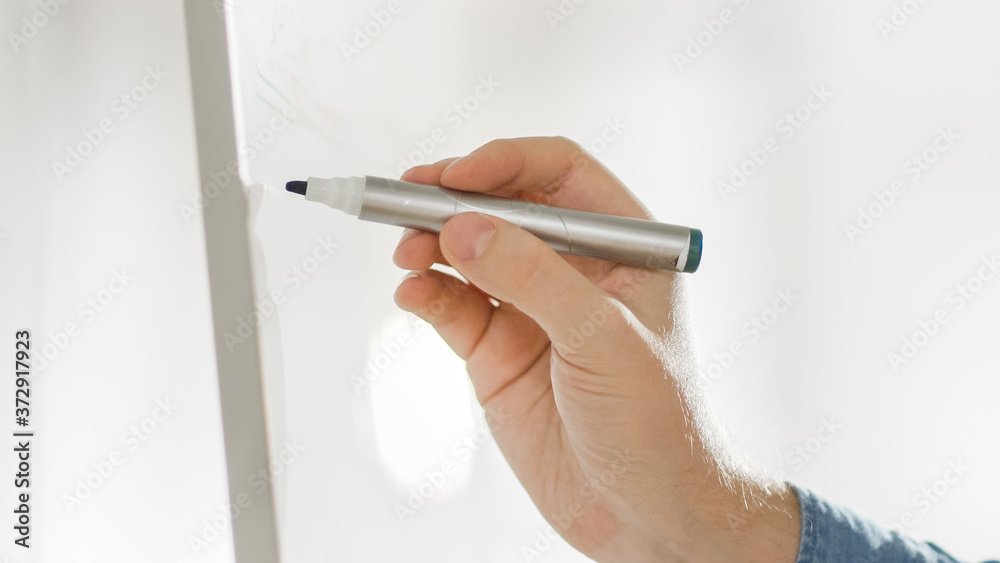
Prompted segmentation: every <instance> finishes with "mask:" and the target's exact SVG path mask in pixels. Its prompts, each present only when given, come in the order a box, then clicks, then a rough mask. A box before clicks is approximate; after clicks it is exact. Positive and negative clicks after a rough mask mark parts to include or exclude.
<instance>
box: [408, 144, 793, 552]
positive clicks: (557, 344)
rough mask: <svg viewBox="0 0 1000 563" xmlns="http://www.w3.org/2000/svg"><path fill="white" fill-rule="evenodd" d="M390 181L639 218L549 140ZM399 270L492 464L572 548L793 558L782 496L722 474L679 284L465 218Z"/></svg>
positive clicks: (628, 202) (581, 159)
mask: <svg viewBox="0 0 1000 563" xmlns="http://www.w3.org/2000/svg"><path fill="white" fill-rule="evenodd" d="M402 179H403V180H406V181H410V182H416V183H420V184H429V185H439V186H444V187H448V188H454V189H459V190H466V191H474V192H483V193H488V194H491V195H496V196H501V197H508V198H518V199H524V200H529V201H535V202H539V203H544V204H547V205H552V206H556V207H565V208H570V209H580V210H585V211H595V212H599V213H607V214H613V215H621V216H626V217H637V218H641V219H652V216H651V215H650V213H649V212H648V211H647V210H646V208H645V207H643V205H642V204H641V203H640V202H639V201H638V200H637V199H636V198H635V197H634V196H633V195H632V194H631V193H630V192H629V190H628V189H627V188H626V187H625V186H624V185H623V184H622V183H621V182H620V181H619V180H618V179H617V178H616V177H615V176H614V175H613V174H612V173H611V172H609V171H608V170H607V169H606V168H604V167H603V166H602V165H601V164H600V163H599V162H597V160H596V159H594V158H593V157H591V156H590V155H589V154H588V153H586V152H585V151H583V150H582V149H581V148H580V147H579V146H578V145H576V144H575V143H573V142H571V141H568V140H566V139H562V138H529V139H508V140H498V141H493V142H491V143H488V144H486V145H484V146H483V147H481V148H479V149H477V150H476V151H474V152H472V153H471V154H469V155H468V156H466V157H463V158H459V159H449V160H444V161H441V162H438V163H436V164H432V165H428V166H419V167H416V168H413V169H411V170H409V171H407V172H406V173H405V174H404V175H403V178H402ZM394 261H395V262H396V264H397V265H398V266H400V267H402V268H406V269H410V270H415V272H414V273H412V274H410V276H409V277H407V278H405V279H404V280H403V282H402V283H400V285H399V287H398V288H397V290H396V295H395V299H396V303H397V304H398V305H399V306H400V307H401V308H403V309H405V310H407V311H412V312H414V313H416V314H417V315H418V316H420V317H421V318H423V319H424V320H426V321H427V322H429V323H430V324H431V325H432V326H434V328H435V329H436V330H437V332H438V333H439V334H440V335H441V336H442V338H444V340H445V341H446V342H447V343H448V345H449V346H451V348H452V349H453V350H454V351H455V352H456V353H457V354H458V355H459V356H461V357H462V358H463V359H465V361H466V366H467V369H468V372H469V376H470V377H471V379H472V383H473V385H474V386H475V389H476V395H477V397H478V399H479V401H480V403H481V404H482V406H483V407H484V408H485V409H487V411H493V412H499V413H503V415H504V416H505V417H506V419H505V421H504V423H503V424H502V425H500V426H498V427H497V428H495V429H494V432H493V434H494V437H495V439H496V442H497V444H498V445H499V447H500V449H501V451H502V452H503V454H504V456H505V457H506V459H507V461H508V462H509V463H510V466H511V468H512V469H513V471H514V473H515V474H516V475H517V477H518V479H519V480H520V481H521V483H522V485H523V486H524V488H525V489H526V490H527V492H528V494H529V495H530V497H531V499H532V500H533V501H534V503H535V504H536V506H537V507H538V509H539V510H540V511H541V513H542V515H543V516H544V517H545V518H546V519H547V520H548V521H549V523H550V524H552V526H553V527H554V528H555V529H556V531H558V532H559V533H560V535H562V536H563V537H564V538H565V539H566V541H568V542H569V543H570V544H571V545H573V546H574V547H575V548H576V549H578V550H579V551H581V552H582V553H584V554H586V555H587V556H589V557H591V558H593V559H595V560H597V561H615V562H622V561H627V562H641V561H657V562H663V561H767V562H776V561H789V562H792V561H794V560H795V558H796V555H797V551H798V541H799V530H800V524H799V508H798V501H797V499H796V498H795V495H794V493H792V492H791V491H790V490H788V488H787V487H786V486H785V485H783V484H768V483H765V482H762V481H759V480H758V479H756V478H754V477H752V476H750V475H749V474H748V473H747V472H746V471H745V470H743V469H742V468H741V467H740V466H739V465H738V464H737V463H735V462H734V461H732V459H731V457H730V456H729V454H728V452H727V450H726V447H725V444H724V443H723V441H722V440H721V439H720V438H719V435H718V433H717V432H716V431H715V430H714V427H713V425H712V423H711V414H710V413H709V411H708V409H707V407H706V405H705V403H704V400H703V399H702V398H701V396H700V393H699V391H698V387H697V385H696V383H695V377H696V370H697V367H696V359H695V355H694V352H693V348H692V345H691V338H690V326H689V323H688V321H687V317H686V314H685V309H684V284H683V282H682V279H681V276H680V275H678V274H675V273H671V272H666V271H661V270H650V269H644V268H636V267H631V266H624V265H620V264H614V263H611V262H605V261H602V260H596V259H590V258H579V257H570V256H568V257H564V256H560V255H558V254H556V253H555V252H553V251H552V250H551V249H550V248H549V247H548V246H546V245H545V244H544V243H543V242H541V241H540V240H538V239H537V238H536V237H534V236H532V235H531V234H529V233H527V232H526V231H524V230H522V229H520V228H518V227H516V226H514V225H512V224H510V223H507V222H505V221H503V220H501V219H498V218H495V217H491V216H487V215H481V214H477V213H463V214H460V215H457V216H455V217H453V218H452V219H451V220H449V221H448V223H447V224H446V225H445V226H444V228H443V230H442V231H441V233H440V235H436V234H433V233H426V232H420V231H407V232H406V233H405V234H404V236H403V238H402V239H400V242H399V245H398V247H397V249H396V252H395V255H394ZM435 262H436V263H440V264H446V265H450V266H452V267H453V268H455V270H457V271H458V272H459V273H460V274H461V275H462V276H464V277H465V278H466V279H467V280H468V282H469V283H465V282H464V281H461V280H460V279H458V278H456V277H453V276H450V275H447V274H444V273H442V272H440V271H437V270H431V269H429V268H430V267H431V265H432V264H433V263H435ZM494 301H495V302H498V303H499V304H498V305H494Z"/></svg>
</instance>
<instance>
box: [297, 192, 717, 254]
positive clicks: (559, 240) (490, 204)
mask: <svg viewBox="0 0 1000 563" xmlns="http://www.w3.org/2000/svg"><path fill="white" fill-rule="evenodd" d="M293 184H296V186H293ZM301 184H302V182H289V184H288V190H289V191H294V192H296V193H303V191H301V190H302V188H301ZM305 184H306V185H305V190H304V194H303V195H305V198H306V199H308V200H310V201H317V202H320V203H325V204H326V205H328V206H330V207H332V208H334V209H339V210H341V211H343V212H345V213H347V214H349V215H353V216H355V217H358V218H359V219H362V220H365V221H374V222H377V223H385V224H388V225H397V226H400V227H408V228H412V229H420V230H423V231H431V232H435V233H437V232H441V228H442V227H443V226H444V224H445V222H447V221H448V219H450V218H451V217H453V216H454V215H457V214H459V213H465V212H470V211H471V212H478V213H484V214H487V215H492V216H494V217H499V218H501V219H503V220H505V221H509V222H511V223H513V224H515V225H517V226H519V227H521V228H522V229H524V230H526V231H528V232H529V233H531V234H533V235H535V236H536V237H538V238H539V239H541V240H542V241H544V242H545V243H546V244H548V245H549V246H550V247H552V249H553V250H555V251H556V252H560V253H563V254H572V255H574V256H588V257H591V258H600V259H602V260H610V261H612V262H618V263H621V264H629V265H632V266H641V267H647V268H656V269H660V270H672V271H675V272H688V273H691V272H694V271H695V270H697V269H698V265H699V263H700V262H701V249H702V234H701V231H699V230H698V229H691V228H688V227H678V226H676V225H667V224H665V223H659V222H656V221H649V220H645V219H635V218H631V217H618V216H616V215H605V214H602V213H591V212H587V211H577V210H575V209H564V208H560V207H550V206H547V205H541V204H538V203H531V202H527V201H521V200H516V199H507V198H502V197H495V196H490V195H485V194H481V193H476V192H464V191H460V190H453V189H449V188H441V187H437V186H425V185H421V184H413V183H410V182H402V181H399V180H388V179H386V178H377V177H374V176H364V177H351V178H329V179H323V178H309V179H308V180H307V181H306V182H305Z"/></svg>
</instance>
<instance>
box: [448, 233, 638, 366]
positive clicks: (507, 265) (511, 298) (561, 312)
mask: <svg viewBox="0 0 1000 563" xmlns="http://www.w3.org/2000/svg"><path fill="white" fill-rule="evenodd" d="M440 240H441V251H442V253H443V254H444V256H445V258H447V259H448V262H449V263H450V264H451V265H452V266H453V267H454V268H455V269H456V270H458V271H459V273H461V274H462V275H463V276H465V278H466V279H468V280H469V281H470V282H472V283H473V284H474V285H476V286H477V287H479V288H480V289H482V290H483V291H485V292H487V293H489V294H490V295H492V296H494V297H496V298H497V299H498V300H500V301H505V302H507V303H511V304H512V305H514V306H515V307H517V308H518V309H519V310H521V311H522V312H523V313H524V314H526V315H528V316H529V317H531V318H532V319H534V320H535V322H537V323H538V325H539V326H541V328H542V330H544V331H545V332H546V333H547V334H548V336H549V339H550V340H552V343H553V344H554V345H555V346H556V347H557V349H559V350H562V351H574V350H577V349H578V348H579V346H580V344H582V342H581V341H582V340H583V339H584V338H587V337H589V336H592V335H593V334H594V332H595V331H596V330H597V329H598V328H600V327H599V326H595V324H603V323H604V322H605V321H606V320H608V319H610V318H613V317H615V316H616V315H614V314H612V313H613V312H614V311H615V309H617V308H618V307H621V306H622V305H621V304H620V303H618V301H617V300H615V299H614V298H613V297H611V296H610V295H609V294H607V293H605V292H604V291H602V290H601V289H600V288H598V287H597V286H596V285H594V284H593V282H591V281H590V280H589V279H587V278H586V277H585V276H584V275H583V274H581V273H580V272H579V271H577V270H576V268H574V267H573V266H571V265H570V264H569V262H567V261H566V260H564V259H563V258H562V257H561V256H559V255H558V254H557V253H556V252H555V251H554V250H552V249H551V248H549V247H548V245H546V244H545V243H543V242H542V241H541V240H539V239H538V238H536V237H535V236H533V235H532V234H531V233H528V232H527V231H525V230H523V229H521V228H520V227H517V226H516V225H513V224H511V223H508V222H507V221H504V220H503V219H499V218H497V217H493V216H490V215H484V214H482V213H462V214H459V215H456V216H455V217H452V218H451V219H450V220H449V221H448V222H447V223H446V224H445V226H444V228H443V229H442V230H441V237H440Z"/></svg>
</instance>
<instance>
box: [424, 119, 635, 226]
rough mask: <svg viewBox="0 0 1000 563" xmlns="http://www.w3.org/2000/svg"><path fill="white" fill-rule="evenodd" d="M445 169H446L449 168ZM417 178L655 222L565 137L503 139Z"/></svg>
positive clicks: (499, 194) (595, 163)
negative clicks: (434, 179)
mask: <svg viewBox="0 0 1000 563" xmlns="http://www.w3.org/2000/svg"><path fill="white" fill-rule="evenodd" d="M446 163H447V164H446ZM426 168H427V169H426V170H419V171H416V172H414V174H415V175H414V176H408V177H407V181H411V182H415V181H417V180H415V179H412V178H416V177H420V178H429V179H433V178H434V177H435V176H436V177H437V178H436V179H438V180H439V181H440V185H442V186H445V187H448V188H454V189H458V190H466V191H475V192H484V193H489V194H491V195H496V196H500V197H511V198H518V199H528V200H531V201H536V202H538V203H544V204H546V205H554V206H557V207H566V208H570V209H581V210H585V211H596V212H600V213H608V214H613V215H621V216H626V217H638V218H641V219H651V218H652V215H651V214H650V213H649V211H648V210H647V209H646V208H645V207H644V206H643V205H642V203H640V202H639V200H638V199H636V197H635V196H633V195H632V193H631V192H630V191H629V190H628V188H626V187H625V186H624V184H622V183H621V181H620V180H619V179H618V178H616V177H615V176H614V174H612V173H611V171H609V170H608V169H607V168H605V167H604V166H603V165H601V163H600V162H598V161H597V160H596V159H595V158H593V157H592V156H591V155H590V154H589V153H587V152H586V151H585V150H583V149H582V148H581V147H580V146H579V145H578V144H576V143H574V142H573V141H570V140H569V139H565V138H562V137H533V138H525V139H499V140H496V141H491V142H489V143H487V144H485V145H483V146H482V147H480V148H478V149H476V150H475V151H473V152H472V153H470V154H469V155H468V156H465V157H462V158H459V159H454V160H452V161H450V162H449V161H442V162H439V163H436V164H433V165H431V166H430V167H426Z"/></svg>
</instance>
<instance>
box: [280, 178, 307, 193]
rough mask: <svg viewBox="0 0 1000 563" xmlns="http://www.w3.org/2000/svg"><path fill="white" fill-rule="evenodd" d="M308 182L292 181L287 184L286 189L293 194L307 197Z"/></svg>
mask: <svg viewBox="0 0 1000 563" xmlns="http://www.w3.org/2000/svg"><path fill="white" fill-rule="evenodd" d="M306 185H307V182H305V181H303V180H292V181H291V182H288V183H287V184H285V189H286V190H288V191H290V192H292V193H293V194H299V195H306Z"/></svg>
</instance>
